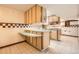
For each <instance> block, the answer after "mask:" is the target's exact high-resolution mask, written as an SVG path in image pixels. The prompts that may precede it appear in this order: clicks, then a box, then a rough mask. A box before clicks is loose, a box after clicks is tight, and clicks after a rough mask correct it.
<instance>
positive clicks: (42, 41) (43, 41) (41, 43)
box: [26, 32, 49, 50]
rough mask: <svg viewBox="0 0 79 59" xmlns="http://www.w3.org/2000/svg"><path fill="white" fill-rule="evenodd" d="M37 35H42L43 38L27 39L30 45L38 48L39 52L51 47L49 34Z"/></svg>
mask: <svg viewBox="0 0 79 59" xmlns="http://www.w3.org/2000/svg"><path fill="white" fill-rule="evenodd" d="M36 34H40V35H41V37H26V41H27V43H29V44H30V45H32V46H33V47H35V48H37V49H38V50H43V49H46V48H48V45H49V35H48V34H49V33H45V34H44V33H41V32H39V33H37V32H36Z"/></svg>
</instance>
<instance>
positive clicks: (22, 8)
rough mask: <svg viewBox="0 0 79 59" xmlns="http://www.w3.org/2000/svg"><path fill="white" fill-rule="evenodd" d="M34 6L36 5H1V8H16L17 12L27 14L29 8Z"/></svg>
mask: <svg viewBox="0 0 79 59" xmlns="http://www.w3.org/2000/svg"><path fill="white" fill-rule="evenodd" d="M34 5H35V4H0V6H4V7H9V8H14V9H17V10H20V11H23V12H25V11H26V10H28V9H29V8H31V7H32V6H34Z"/></svg>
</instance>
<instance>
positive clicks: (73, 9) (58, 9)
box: [43, 4, 78, 20]
mask: <svg viewBox="0 0 79 59" xmlns="http://www.w3.org/2000/svg"><path fill="white" fill-rule="evenodd" d="M43 6H44V7H46V9H47V11H49V13H48V15H57V16H60V17H62V18H64V19H67V20H69V19H75V18H77V16H78V5H75V4H45V5H43Z"/></svg>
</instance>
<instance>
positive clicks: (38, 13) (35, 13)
mask: <svg viewBox="0 0 79 59" xmlns="http://www.w3.org/2000/svg"><path fill="white" fill-rule="evenodd" d="M43 13H44V12H43V7H42V6H39V5H34V6H33V7H31V8H30V9H28V10H27V11H26V12H25V23H26V24H33V23H40V22H42V20H43V19H42V18H43Z"/></svg>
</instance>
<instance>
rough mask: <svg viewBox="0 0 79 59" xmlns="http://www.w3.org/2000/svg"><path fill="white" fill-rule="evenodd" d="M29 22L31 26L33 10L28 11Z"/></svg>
mask: <svg viewBox="0 0 79 59" xmlns="http://www.w3.org/2000/svg"><path fill="white" fill-rule="evenodd" d="M28 13H29V14H28V16H29V17H28V22H29V24H31V9H30V10H29V11H28Z"/></svg>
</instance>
